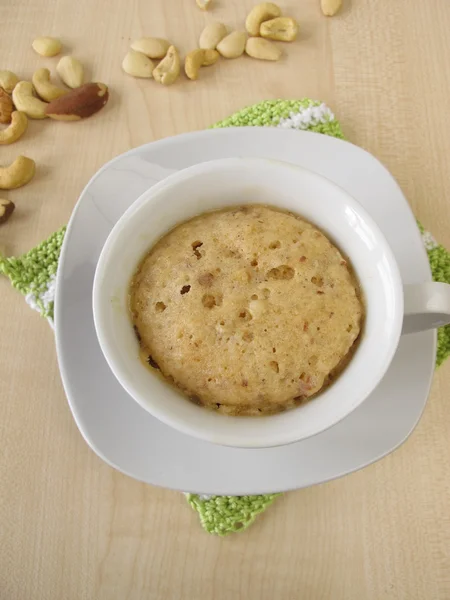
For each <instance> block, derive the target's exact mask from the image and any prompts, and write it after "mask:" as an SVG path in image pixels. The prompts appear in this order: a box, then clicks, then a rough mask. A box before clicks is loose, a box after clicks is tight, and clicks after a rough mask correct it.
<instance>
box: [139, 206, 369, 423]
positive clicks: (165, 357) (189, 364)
mask: <svg viewBox="0 0 450 600" xmlns="http://www.w3.org/2000/svg"><path fill="white" fill-rule="evenodd" d="M130 308H131V313H132V318H133V323H134V325H135V327H136V329H137V332H138V335H139V337H140V339H141V345H142V349H143V352H144V353H145V354H146V355H149V356H151V362H152V364H153V366H155V365H158V366H159V368H160V370H161V373H162V374H163V375H164V376H165V377H167V378H168V379H169V380H170V381H173V382H174V383H175V384H176V385H177V386H178V387H179V388H180V389H182V390H183V391H184V392H185V393H186V394H187V395H188V396H189V397H191V399H192V400H193V401H195V402H197V403H199V404H202V405H204V406H209V407H212V408H214V409H217V410H219V411H220V412H224V413H227V414H258V415H259V414H270V413H274V412H278V411H280V410H284V409H286V408H290V407H292V406H295V405H296V404H297V403H299V402H302V401H303V400H304V399H306V398H308V397H310V396H312V395H314V394H316V393H317V392H318V391H319V390H320V389H321V388H322V387H323V386H324V384H327V383H328V381H329V379H330V377H331V376H333V374H334V373H335V372H336V371H337V370H339V367H340V366H341V365H342V364H343V363H344V362H345V359H346V357H347V355H348V354H349V351H350V349H351V348H352V346H353V344H354V342H355V340H356V338H357V337H358V335H359V333H360V328H361V320H362V315H363V307H362V303H361V300H360V297H359V290H358V286H357V283H356V281H355V279H354V277H353V275H352V273H351V271H350V269H349V267H348V265H347V261H346V260H345V259H344V258H343V256H342V255H341V254H340V252H339V251H338V249H337V248H336V247H335V246H334V245H333V244H332V243H331V242H330V241H329V240H328V238H327V237H326V236H325V235H324V234H323V233H322V232H321V231H319V230H318V229H317V228H315V227H314V226H312V225H311V224H310V223H308V222H306V221H304V220H303V219H301V218H299V217H298V216H295V215H292V214H290V213H286V212H281V211H278V210H276V209H273V208H270V207H265V206H244V207H239V208H236V207H234V208H232V209H227V210H223V211H217V212H211V213H207V214H203V215H201V216H198V217H196V218H194V219H192V220H190V221H188V222H185V223H183V224H181V225H179V226H177V227H176V228H175V229H173V230H172V231H170V232H169V233H168V234H167V235H165V236H164V237H163V238H162V239H161V240H160V241H159V242H158V243H157V244H156V246H154V248H152V250H151V251H150V252H149V254H148V255H147V256H146V257H145V259H144V260H143V261H142V263H141V264H140V266H139V268H138V271H137V273H136V275H135V277H134V279H133V282H132V285H131V290H130Z"/></svg>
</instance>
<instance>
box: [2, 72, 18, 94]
mask: <svg viewBox="0 0 450 600" xmlns="http://www.w3.org/2000/svg"><path fill="white" fill-rule="evenodd" d="M18 83H19V78H18V77H17V75H15V74H14V73H13V72H12V71H0V88H3V89H4V90H5V92H8V94H12V91H13V89H14V88H15V87H16V85H17V84H18Z"/></svg>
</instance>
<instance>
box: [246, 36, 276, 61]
mask: <svg viewBox="0 0 450 600" xmlns="http://www.w3.org/2000/svg"><path fill="white" fill-rule="evenodd" d="M245 51H246V53H247V54H248V55H249V56H251V57H252V58H258V59H259V60H279V59H280V58H281V55H282V54H283V53H282V51H281V50H280V48H278V46H277V45H276V44H274V43H273V42H269V40H265V39H264V38H257V37H252V38H249V39H248V40H247V44H246V45H245Z"/></svg>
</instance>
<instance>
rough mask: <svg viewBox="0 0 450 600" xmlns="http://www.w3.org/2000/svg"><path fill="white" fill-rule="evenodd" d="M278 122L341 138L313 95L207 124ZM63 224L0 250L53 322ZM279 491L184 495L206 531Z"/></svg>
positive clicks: (3, 269)
mask: <svg viewBox="0 0 450 600" xmlns="http://www.w3.org/2000/svg"><path fill="white" fill-rule="evenodd" d="M238 126H257V127H258V126H259V127H281V128H284V129H299V130H309V131H316V132H318V133H323V134H326V135H331V136H333V137H337V138H341V139H343V138H344V136H343V134H342V131H341V127H340V124H339V122H338V121H337V120H336V119H335V117H334V115H333V113H332V112H331V110H330V109H329V108H328V107H327V106H326V105H325V104H322V103H320V102H317V101H313V100H310V99H308V98H304V99H302V100H267V101H264V102H260V103H259V104H254V105H253V106H249V107H248V108H244V109H243V110H241V111H239V112H237V113H235V114H234V115H232V116H231V117H228V118H227V119H225V120H224V121H220V122H219V123H217V124H216V125H213V127H238ZM419 228H420V231H421V233H422V239H423V242H424V245H425V248H426V251H427V253H428V258H429V261H430V265H431V270H432V273H433V279H434V280H435V281H442V282H446V283H450V254H449V253H448V252H447V250H446V249H445V248H443V246H441V245H439V244H438V243H437V242H436V241H435V239H434V238H433V236H432V235H431V234H430V233H429V232H427V231H425V230H424V229H423V227H422V226H421V225H420V224H419ZM64 233H65V227H63V228H62V229H60V230H59V231H57V232H56V233H54V234H53V235H51V236H50V237H49V238H48V239H47V240H45V241H44V242H42V244H40V245H39V246H37V247H36V248H33V249H32V250H31V251H30V252H28V253H27V254H24V255H23V256H20V257H18V258H14V257H11V258H2V257H1V256H0V273H3V274H4V275H6V276H7V277H9V279H10V280H11V283H12V285H13V286H14V287H15V288H17V289H18V290H19V291H20V292H21V293H22V294H24V295H25V299H26V301H27V302H28V303H29V305H30V306H31V307H32V308H34V309H36V310H37V311H39V312H40V313H41V315H42V316H43V317H46V318H47V319H48V320H49V322H50V324H51V325H53V305H54V291H55V277H56V271H57V267H58V259H59V253H60V249H61V244H62V241H63V239H64ZM449 354H450V326H446V327H443V328H441V329H440V330H439V332H438V351H437V358H436V364H437V366H439V365H440V364H441V363H442V362H443V361H444V360H445V359H446V358H447V357H448V356H449ZM278 495H279V494H264V495H260V496H204V495H198V494H187V495H186V496H187V500H188V502H189V504H190V505H191V506H192V508H193V509H194V510H196V511H197V512H198V514H199V517H200V521H201V524H202V526H203V527H204V528H205V530H206V531H208V532H209V533H214V534H217V535H221V536H222V535H227V534H229V533H233V532H236V531H242V530H243V529H246V528H247V527H248V526H249V525H251V524H252V523H253V521H254V520H255V518H256V517H257V515H258V514H260V513H261V512H263V511H264V510H265V509H266V508H267V507H268V506H270V504H272V502H273V501H274V499H275V498H276V497H277V496H278Z"/></svg>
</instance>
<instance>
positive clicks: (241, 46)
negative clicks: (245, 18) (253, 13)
mask: <svg viewBox="0 0 450 600" xmlns="http://www.w3.org/2000/svg"><path fill="white" fill-rule="evenodd" d="M246 41H247V34H246V33H245V32H244V31H233V32H231V33H230V34H228V35H227V36H225V37H224V38H223V40H221V41H220V42H219V43H218V44H217V50H218V52H219V53H220V54H221V55H222V56H223V57H224V58H238V57H239V56H242V54H244V50H245V42H246Z"/></svg>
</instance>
